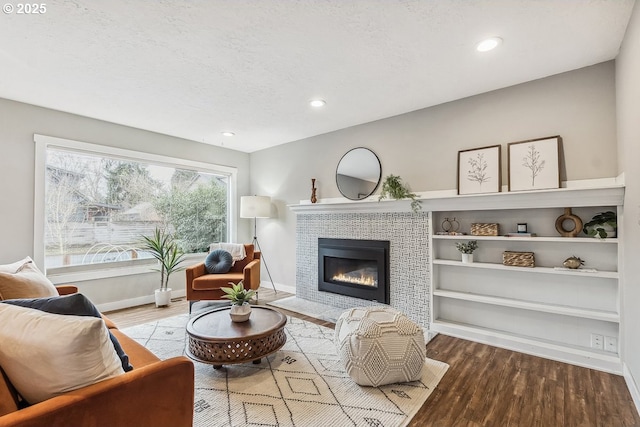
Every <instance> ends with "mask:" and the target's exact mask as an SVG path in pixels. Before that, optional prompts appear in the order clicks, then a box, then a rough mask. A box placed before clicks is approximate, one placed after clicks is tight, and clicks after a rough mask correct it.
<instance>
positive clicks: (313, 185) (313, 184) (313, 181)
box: [311, 178, 318, 203]
mask: <svg viewBox="0 0 640 427" xmlns="http://www.w3.org/2000/svg"><path fill="white" fill-rule="evenodd" d="M316 190H317V189H316V179H315V178H311V203H315V202H317V201H318V197H317V196H316Z"/></svg>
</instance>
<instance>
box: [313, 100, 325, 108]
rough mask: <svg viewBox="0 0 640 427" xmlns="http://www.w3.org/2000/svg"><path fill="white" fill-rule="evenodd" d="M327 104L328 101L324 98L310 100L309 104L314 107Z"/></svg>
mask: <svg viewBox="0 0 640 427" xmlns="http://www.w3.org/2000/svg"><path fill="white" fill-rule="evenodd" d="M326 104H327V101H325V100H324V99H312V100H311V101H309V105H311V106H312V107H324V106H325V105H326Z"/></svg>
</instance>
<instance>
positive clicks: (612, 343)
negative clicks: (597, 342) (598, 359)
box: [604, 337, 618, 353]
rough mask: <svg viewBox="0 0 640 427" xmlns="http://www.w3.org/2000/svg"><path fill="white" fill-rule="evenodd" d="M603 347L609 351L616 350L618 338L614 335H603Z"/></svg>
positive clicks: (615, 351) (613, 351)
mask: <svg viewBox="0 0 640 427" xmlns="http://www.w3.org/2000/svg"><path fill="white" fill-rule="evenodd" d="M604 349H605V350H606V351H610V352H611V353H617V352H618V338H616V337H604Z"/></svg>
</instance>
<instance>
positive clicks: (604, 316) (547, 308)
mask: <svg viewBox="0 0 640 427" xmlns="http://www.w3.org/2000/svg"><path fill="white" fill-rule="evenodd" d="M433 295H434V296H437V297H443V298H452V299H457V300H463V301H472V302H479V303H483V304H492V305H499V306H503V307H512V308H518V309H523V310H531V311H540V312H544V313H552V314H561V315H563V316H572V317H582V318H585V319H594V320H602V321H605V322H614V323H619V322H620V315H619V314H618V313H615V312H613V311H604V310H596V309H590V308H577V307H569V306H566V305H558V304H549V303H542V302H533V301H524V300H518V299H512V298H503V297H494V296H489V295H480V294H475V293H471V292H457V291H447V290H442V289H435V290H434V291H433Z"/></svg>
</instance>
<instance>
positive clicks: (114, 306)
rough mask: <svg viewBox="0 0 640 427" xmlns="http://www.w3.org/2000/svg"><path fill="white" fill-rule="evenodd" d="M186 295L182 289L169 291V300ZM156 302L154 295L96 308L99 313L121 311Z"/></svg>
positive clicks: (106, 303) (114, 302) (100, 305)
mask: <svg viewBox="0 0 640 427" xmlns="http://www.w3.org/2000/svg"><path fill="white" fill-rule="evenodd" d="M186 295H187V291H186V290H184V289H180V290H174V291H171V299H174V298H181V297H185V296H186ZM155 301H156V299H155V296H154V295H143V296H141V297H136V298H129V299H124V300H120V301H113V302H105V303H104V304H97V305H96V307H97V308H98V310H100V311H101V312H103V313H105V312H107V311H114V310H122V309H123V308H130V307H137V306H139V305H145V304H151V303H154V302H155Z"/></svg>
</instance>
